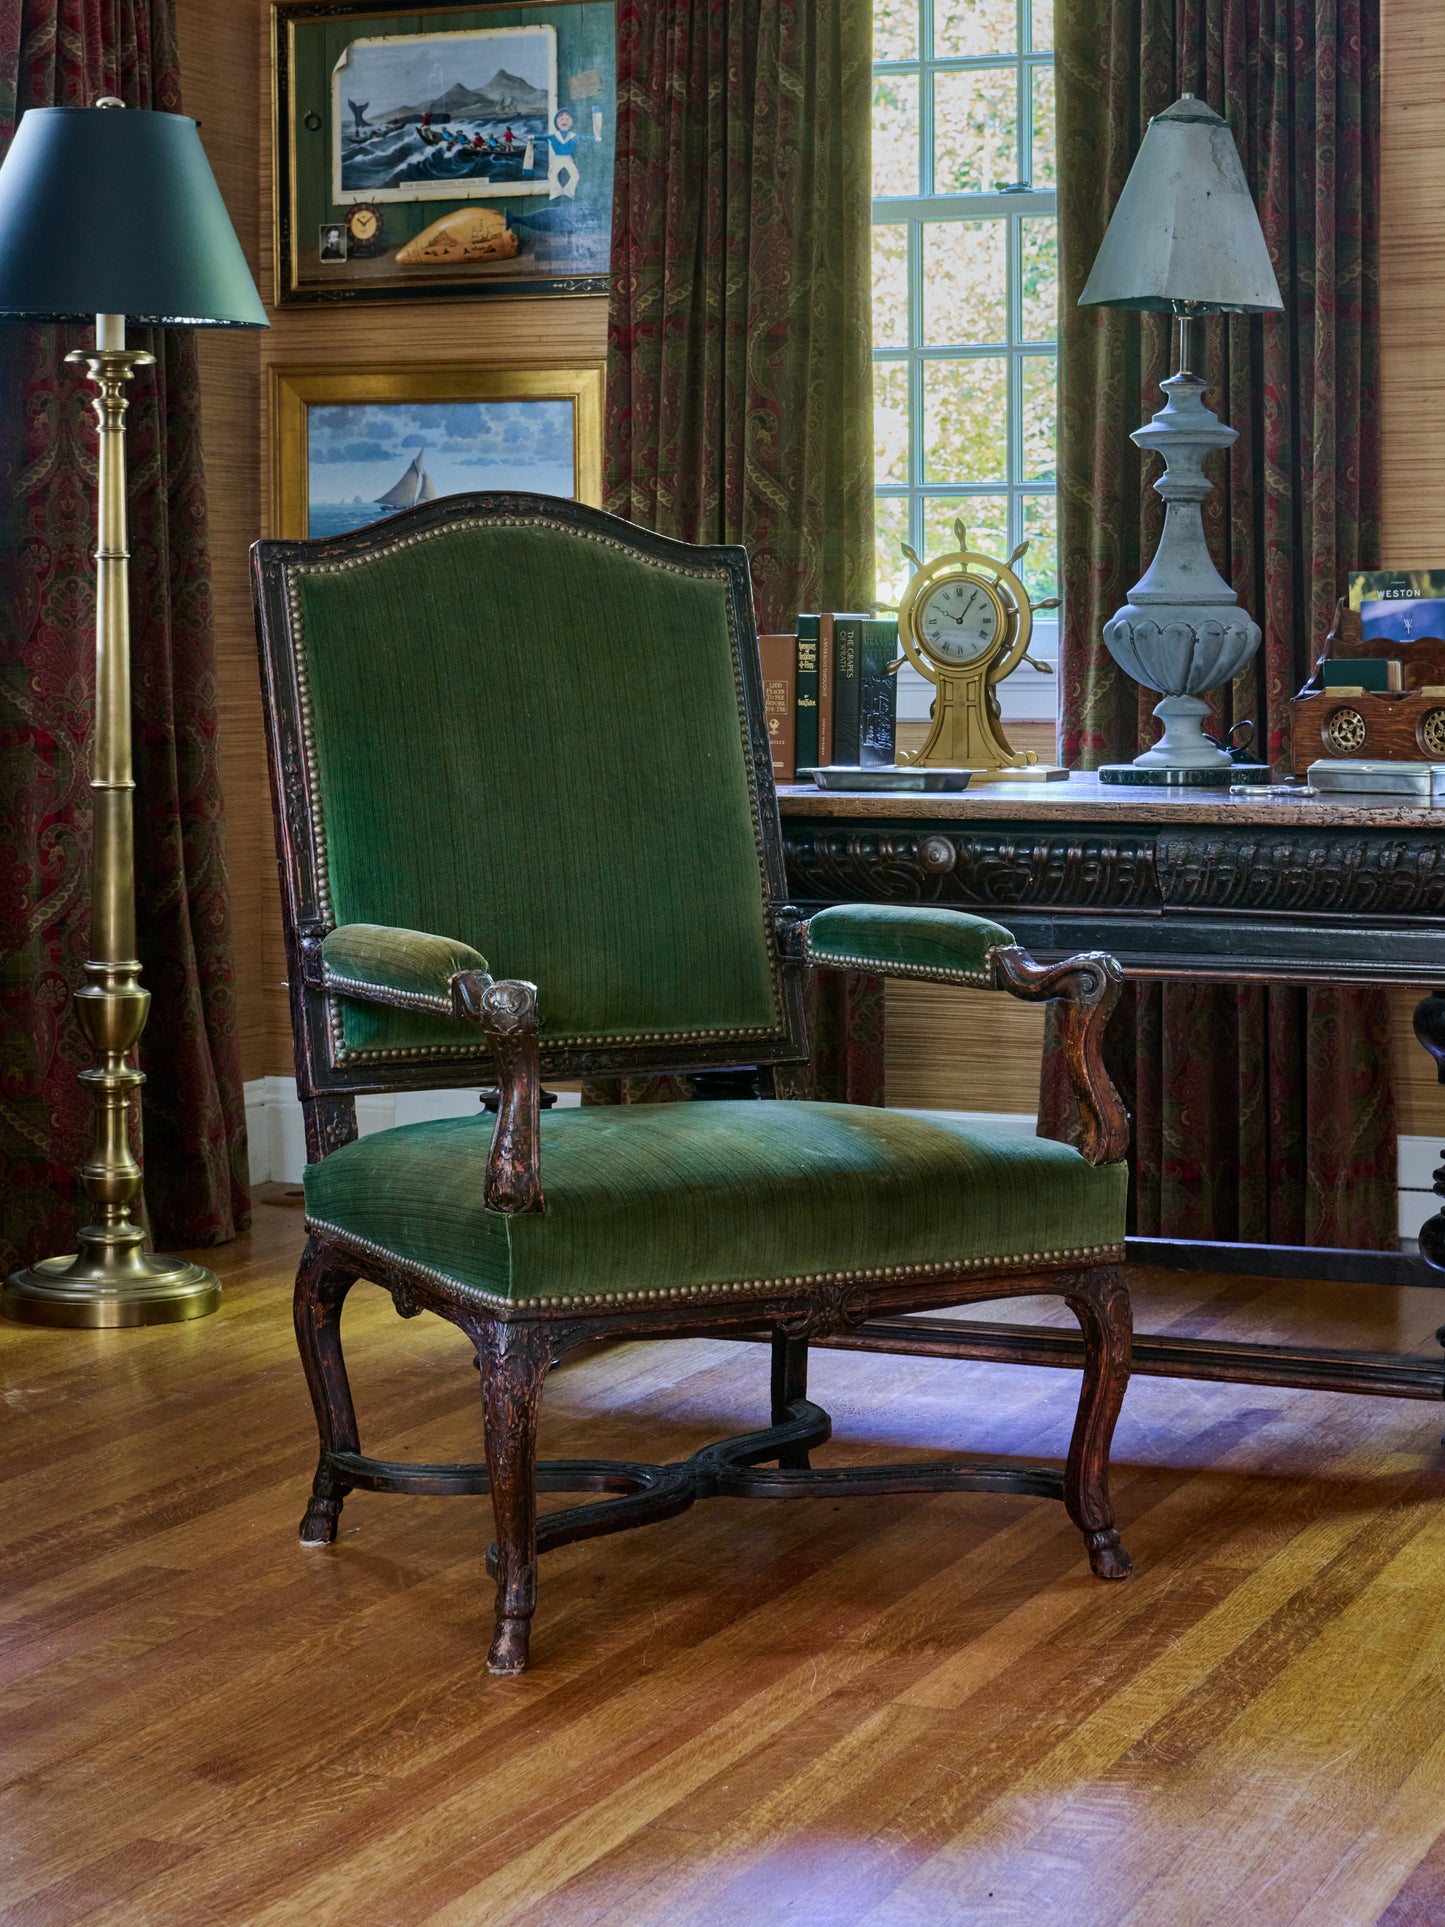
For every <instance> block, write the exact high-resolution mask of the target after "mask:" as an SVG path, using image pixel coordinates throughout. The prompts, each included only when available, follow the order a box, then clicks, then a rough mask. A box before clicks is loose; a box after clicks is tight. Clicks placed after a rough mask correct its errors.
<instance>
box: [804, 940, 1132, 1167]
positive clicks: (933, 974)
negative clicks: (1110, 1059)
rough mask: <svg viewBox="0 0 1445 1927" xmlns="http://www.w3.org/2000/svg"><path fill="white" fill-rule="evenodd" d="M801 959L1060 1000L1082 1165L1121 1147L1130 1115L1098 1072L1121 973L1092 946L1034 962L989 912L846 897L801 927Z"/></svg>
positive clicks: (1117, 1154)
mask: <svg viewBox="0 0 1445 1927" xmlns="http://www.w3.org/2000/svg"><path fill="white" fill-rule="evenodd" d="M802 953H803V956H804V958H805V960H806V961H807V962H808V963H809V964H822V965H826V966H827V967H828V968H830V969H835V970H868V971H872V972H873V973H874V974H875V975H877V976H880V977H912V978H916V979H922V980H924V981H926V982H929V983H939V984H971V985H973V986H975V987H976V988H978V989H980V990H1005V991H1007V992H1008V993H1009V994H1010V995H1011V996H1014V997H1021V998H1023V999H1024V1000H1025V1001H1026V1002H1028V1003H1046V1002H1058V1003H1059V1004H1061V1005H1062V1006H1063V1008H1062V1009H1061V1011H1060V1013H1059V1041H1060V1043H1061V1045H1062V1046H1063V1051H1064V1063H1065V1067H1066V1068H1067V1070H1068V1073H1069V1083H1070V1084H1071V1086H1072V1087H1073V1092H1074V1097H1075V1099H1076V1101H1077V1103H1078V1106H1079V1114H1080V1118H1081V1120H1082V1124H1083V1143H1082V1144H1081V1146H1080V1149H1081V1150H1082V1152H1083V1154H1084V1156H1085V1157H1086V1158H1087V1159H1088V1161H1089V1163H1090V1164H1117V1163H1118V1162H1119V1160H1120V1159H1121V1158H1122V1157H1123V1156H1124V1155H1125V1153H1126V1152H1127V1151H1128V1149H1129V1113H1128V1112H1127V1111H1126V1110H1125V1108H1124V1105H1123V1102H1122V1100H1121V1099H1120V1096H1119V1093H1118V1092H1117V1091H1116V1090H1115V1088H1114V1085H1113V1081H1112V1079H1111V1078H1110V1076H1109V1073H1108V1072H1107V1071H1106V1070H1105V1068H1104V1056H1103V1042H1104V1032H1105V1030H1106V1029H1107V1027H1108V1023H1109V1018H1110V1015H1111V1014H1112V1012H1113V1009H1114V1006H1115V1004H1116V1003H1118V1001H1119V992H1120V991H1121V989H1122V988H1123V984H1124V973H1123V971H1122V970H1121V969H1120V968H1119V965H1118V963H1117V962H1116V961H1115V959H1114V958H1113V957H1110V956H1108V955H1106V954H1105V953H1104V952H1103V951H1099V950H1092V951H1087V952H1084V953H1083V954H1081V955H1079V956H1077V957H1066V958H1065V959H1064V960H1063V961H1062V962H1061V963H1055V964H1041V963H1035V961H1034V959H1033V958H1032V957H1031V956H1030V955H1029V953H1028V952H1027V951H1026V950H1022V949H1020V948H1019V946H1018V945H1017V944H1016V943H1015V942H1014V940H1013V933H1012V932H1011V931H1009V930H1006V929H1005V928H1004V927H1003V925H1002V924H1001V923H993V922H991V921H990V919H989V918H987V917H973V916H969V915H968V914H967V913H966V912H964V911H960V910H942V909H936V908H934V907H933V906H931V905H923V906H915V905H904V904H899V905H895V904H888V903H844V904H836V905H833V906H832V907H830V908H829V909H827V910H820V911H819V912H818V913H817V915H816V916H815V917H813V918H812V919H811V920H810V921H809V922H808V923H807V924H806V925H805V926H804V928H803V932H802Z"/></svg>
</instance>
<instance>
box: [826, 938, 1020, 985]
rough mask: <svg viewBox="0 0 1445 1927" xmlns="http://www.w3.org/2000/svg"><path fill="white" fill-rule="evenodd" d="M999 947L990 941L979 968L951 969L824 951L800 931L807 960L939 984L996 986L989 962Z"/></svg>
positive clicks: (941, 966) (834, 967) (940, 965)
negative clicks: (814, 945)
mask: <svg viewBox="0 0 1445 1927" xmlns="http://www.w3.org/2000/svg"><path fill="white" fill-rule="evenodd" d="M998 947H999V946H998V945H997V944H991V945H990V946H989V948H988V949H987V950H986V951H985V952H984V956H983V961H984V968H983V969H982V970H954V969H951V968H950V967H949V966H948V965H947V964H906V963H888V962H885V961H883V960H881V959H880V958H878V957H848V956H832V955H824V954H822V953H821V952H819V951H817V950H815V949H814V947H813V942H812V938H811V936H810V935H809V932H808V931H807V929H806V928H805V929H804V931H803V955H804V957H805V958H806V959H807V961H808V962H809V963H810V964H822V965H824V966H825V967H826V968H829V969H833V970H871V971H872V972H873V974H874V975H875V976H878V977H922V978H924V979H926V980H928V981H930V982H933V983H940V984H977V985H978V986H979V987H980V988H981V989H983V990H992V989H994V988H996V986H995V984H994V981H993V972H992V971H991V970H990V969H989V968H988V966H989V965H990V964H991V963H992V962H993V957H994V952H995V951H996V950H997V949H998Z"/></svg>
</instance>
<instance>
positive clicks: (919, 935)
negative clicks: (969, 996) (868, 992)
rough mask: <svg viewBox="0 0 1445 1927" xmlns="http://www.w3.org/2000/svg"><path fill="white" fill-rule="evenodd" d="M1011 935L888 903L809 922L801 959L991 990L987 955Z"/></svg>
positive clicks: (970, 920) (949, 914)
mask: <svg viewBox="0 0 1445 1927" xmlns="http://www.w3.org/2000/svg"><path fill="white" fill-rule="evenodd" d="M1013 940H1014V939H1013V932H1012V931H1011V930H1005V929H1004V927H1003V925H1002V924H1001V923H991V922H990V921H989V919H988V918H987V917H971V916H969V915H967V913H966V912H964V911H961V910H938V909H934V908H933V907H932V906H931V905H925V906H922V907H916V906H912V905H904V904H891V903H839V904H834V905H833V906H832V907H831V908H830V909H827V910H820V911H819V912H818V913H817V915H816V916H814V917H811V918H810V919H809V921H808V923H807V925H806V927H805V929H804V933H803V955H804V957H805V958H806V959H807V961H808V962H809V963H810V964H825V965H826V966H827V967H828V968H829V969H830V970H871V971H873V972H874V973H875V974H876V975H878V976H880V977H922V978H926V979H927V980H928V981H929V982H931V983H940V984H975V985H977V986H978V988H979V989H981V990H994V989H996V988H997V985H996V984H995V982H994V977H993V962H992V959H993V953H994V952H995V951H996V950H1000V949H1007V948H1010V947H1012V945H1013Z"/></svg>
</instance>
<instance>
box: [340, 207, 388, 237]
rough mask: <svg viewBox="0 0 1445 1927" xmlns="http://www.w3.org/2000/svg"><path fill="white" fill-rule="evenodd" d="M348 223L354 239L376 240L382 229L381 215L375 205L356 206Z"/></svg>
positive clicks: (349, 216)
mask: <svg viewBox="0 0 1445 1927" xmlns="http://www.w3.org/2000/svg"><path fill="white" fill-rule="evenodd" d="M346 225H347V227H348V228H349V229H350V231H351V238H352V240H353V241H363V242H365V241H374V240H375V239H376V237H377V235H378V234H379V233H380V231H381V216H380V215H379V214H378V213H377V211H376V209H375V208H374V207H354V208H353V209H352V210H351V213H350V214H349V215H348V216H347V221H346Z"/></svg>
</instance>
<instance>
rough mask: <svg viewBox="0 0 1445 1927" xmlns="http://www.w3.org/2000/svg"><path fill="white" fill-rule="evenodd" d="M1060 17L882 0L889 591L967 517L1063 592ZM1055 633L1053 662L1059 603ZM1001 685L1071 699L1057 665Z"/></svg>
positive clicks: (1018, 694)
mask: <svg viewBox="0 0 1445 1927" xmlns="http://www.w3.org/2000/svg"><path fill="white" fill-rule="evenodd" d="M1050 27H1051V0H1032V4H1031V0H917V4H914V0H875V5H874V31H875V55H876V56H877V57H876V58H875V62H874V77H875V106H874V126H873V141H874V182H875V198H874V202H873V222H874V230H873V231H874V249H875V253H874V331H873V332H874V380H875V398H876V414H877V420H878V461H877V469H876V476H877V504H876V507H877V527H878V541H877V548H878V589H877V593H878V597H879V599H880V601H881V602H885V603H891V602H895V601H896V600H897V596H898V593H899V591H900V590H901V587H902V584H903V582H904V580H905V579H906V577H907V575H908V574H909V573H910V565H909V564H908V563H906V562H905V561H904V560H903V558H902V553H901V546H900V545H901V543H902V542H903V541H904V540H907V541H908V542H910V543H911V544H912V545H913V547H914V548H915V549H917V550H918V551H919V553H920V554H924V555H927V554H937V553H939V552H940V551H941V550H943V549H947V548H952V547H953V546H954V541H953V535H952V527H953V521H954V518H955V517H956V516H958V515H962V516H963V518H964V521H965V523H966V524H967V526H968V529H969V536H970V546H972V547H976V548H980V549H983V550H985V551H987V552H989V553H992V554H1000V555H1006V554H1007V553H1008V552H1009V551H1010V550H1011V549H1012V548H1013V547H1014V546H1015V544H1016V543H1017V542H1019V541H1020V540H1021V539H1022V538H1023V537H1024V536H1026V535H1027V536H1030V537H1031V538H1032V547H1031V549H1030V552H1029V555H1028V558H1027V560H1026V562H1025V563H1024V565H1023V572H1024V575H1025V580H1026V582H1027V583H1028V587H1029V590H1030V593H1031V594H1032V595H1033V596H1034V598H1035V599H1036V600H1042V599H1044V598H1046V597H1049V596H1052V595H1056V594H1057V593H1058V587H1057V561H1056V542H1057V535H1056V531H1057V510H1056V499H1055V486H1054V445H1055V430H1056V418H1057V408H1056V402H1055V399H1054V390H1055V383H1054V370H1055V364H1056V346H1055V344H1056V337H1057V304H1058V294H1057V239H1056V234H1057V195H1056V192H1055V188H1054V136H1053V52H1052V34H1051V31H1050ZM1036 635H1037V646H1036V648H1035V650H1034V651H1033V653H1034V654H1036V655H1038V656H1040V657H1041V658H1045V659H1051V658H1052V657H1053V656H1054V654H1055V648H1056V638H1057V621H1056V619H1051V618H1040V619H1039V625H1038V629H1037V631H1036ZM913 683H916V684H917V687H916V688H914V687H912V686H911V685H912V684H913ZM928 694H931V691H929V690H927V688H926V686H925V685H924V684H923V683H922V680H921V678H914V677H910V678H909V680H907V681H903V682H901V683H900V715H904V716H906V715H908V714H909V713H910V712H911V711H913V710H915V709H917V710H918V713H919V714H920V715H922V714H926V697H927V695H928ZM1000 694H1001V697H1002V698H1003V705H1004V714H1005V717H1006V718H1007V717H1009V716H1014V717H1015V718H1019V719H1024V718H1034V717H1037V718H1040V719H1042V718H1044V717H1050V718H1051V717H1052V715H1053V713H1054V706H1055V700H1056V699H1055V695H1054V685H1053V682H1052V679H1050V680H1049V681H1047V682H1045V681H1044V679H1043V678H1041V677H1039V678H1036V677H1033V676H1030V677H1029V678H1028V680H1027V682H1024V681H1022V680H1021V678H1019V677H1014V678H1012V679H1010V681H1009V682H1008V683H1005V684H1004V685H1003V686H1002V689H1001V691H1000ZM920 705H922V706H921V707H920Z"/></svg>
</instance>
